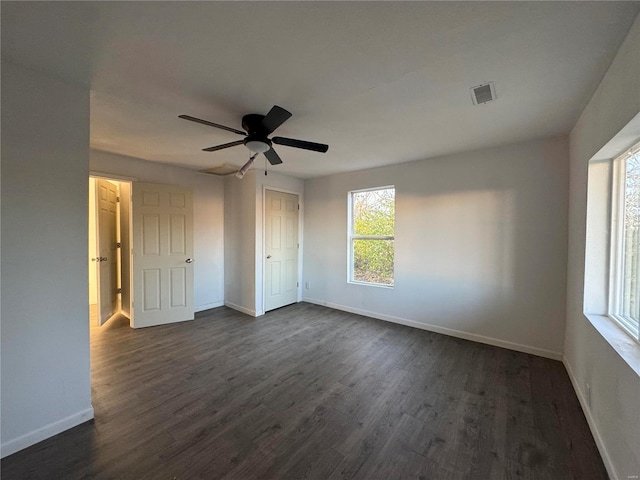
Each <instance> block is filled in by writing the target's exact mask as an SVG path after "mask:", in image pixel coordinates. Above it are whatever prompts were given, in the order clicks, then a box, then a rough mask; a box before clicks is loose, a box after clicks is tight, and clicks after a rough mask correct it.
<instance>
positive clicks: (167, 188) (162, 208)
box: [132, 182, 193, 328]
mask: <svg viewBox="0 0 640 480" xmlns="http://www.w3.org/2000/svg"><path fill="white" fill-rule="evenodd" d="M185 320H193V204H192V196H191V192H190V191H188V190H184V189H181V188H178V187H174V186H172V185H158V184H152V183H138V182H134V183H133V322H132V323H133V327H134V328H139V327H150V326H154V325H162V324H166V323H173V322H182V321H185Z"/></svg>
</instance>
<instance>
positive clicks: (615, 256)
mask: <svg viewBox="0 0 640 480" xmlns="http://www.w3.org/2000/svg"><path fill="white" fill-rule="evenodd" d="M612 178H613V185H612V201H611V204H612V214H611V261H610V269H611V271H610V290H609V291H610V298H609V315H610V316H611V317H612V318H614V319H615V320H617V321H618V323H619V324H620V325H621V326H622V327H623V328H624V329H625V330H627V331H628V332H629V333H631V335H633V337H634V338H636V339H640V336H639V332H638V330H639V328H638V324H639V322H640V144H638V145H636V146H635V147H634V148H632V149H631V150H630V151H628V152H626V153H625V154H623V155H621V156H620V157H618V158H616V159H615V160H614V161H613V176H612Z"/></svg>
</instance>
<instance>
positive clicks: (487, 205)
mask: <svg viewBox="0 0 640 480" xmlns="http://www.w3.org/2000/svg"><path fill="white" fill-rule="evenodd" d="M397 203H398V205H397V210H398V215H397V220H396V222H397V223H396V228H397V234H396V242H397V245H398V246H397V257H396V265H397V268H396V271H397V272H398V273H397V278H396V285H397V287H398V289H402V290H403V289H409V288H411V289H415V290H418V291H416V292H411V294H419V295H421V296H422V298H423V301H424V300H426V302H425V304H429V305H431V307H430V308H431V309H432V310H431V313H432V314H435V315H447V316H448V317H451V316H453V317H458V316H464V317H466V318H476V319H478V321H481V320H482V318H484V317H485V315H479V313H480V312H485V313H488V314H495V313H497V312H496V311H495V310H496V307H497V306H501V305H502V306H504V304H505V302H508V301H509V299H510V296H511V295H512V292H513V288H514V256H515V254H516V252H515V251H514V248H515V247H514V245H515V240H514V236H515V232H514V231H513V225H514V221H513V216H514V194H513V192H512V191H508V190H501V191H500V190H496V191H491V190H483V191H466V192H454V193H445V194H439V195H429V196H412V195H403V194H399V195H398V199H397ZM404 232H407V233H406V234H404ZM416 233H417V234H416ZM442 298H446V299H455V302H451V301H448V302H441V301H438V300H439V299H442Z"/></svg>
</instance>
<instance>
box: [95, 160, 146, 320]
mask: <svg viewBox="0 0 640 480" xmlns="http://www.w3.org/2000/svg"><path fill="white" fill-rule="evenodd" d="M91 178H101V179H103V180H113V181H115V182H119V183H128V184H129V217H128V218H127V219H126V220H127V223H128V224H129V239H128V241H129V252H124V251H123V250H121V251H120V269H121V275H122V276H124V275H127V274H128V275H129V313H130V314H129V325H130V326H131V327H132V328H133V307H132V304H133V283H132V282H133V269H132V266H133V244H132V241H133V237H132V233H133V232H132V228H133V215H132V212H133V208H132V207H133V200H132V198H131V197H132V196H131V192H132V186H133V182H136V181H138V179H137V178H136V177H127V176H124V175H116V174H113V173H107V172H100V171H96V170H89V179H91ZM120 203H122V199H121V200H120ZM96 209H97V205H96ZM120 222H122V219H120ZM97 227H98V225H97V221H96V235H97V233H98V232H97ZM127 253H128V255H129V272H128V273H127V272H125V271H124V270H123V269H122V258H123V257H124V255H125V254H127ZM98 288H100V287H99V285H98ZM99 295H100V292H98V296H99ZM120 302H122V297H120ZM122 307H123V305H122V303H121V304H120V313H122V314H123V315H125V316H127V315H126V314H125V313H123V308H122ZM99 323H100V318H99V312H98V325H99Z"/></svg>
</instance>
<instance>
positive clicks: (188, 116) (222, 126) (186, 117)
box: [178, 115, 247, 136]
mask: <svg viewBox="0 0 640 480" xmlns="http://www.w3.org/2000/svg"><path fill="white" fill-rule="evenodd" d="M178 118H182V119H184V120H189V121H190V122H196V123H201V124H202V125H208V126H210V127H216V128H221V129H222V130H226V131H227V132H233V133H237V134H238V135H242V136H246V135H247V133H246V132H243V131H242V130H237V129H235V128H231V127H226V126H224V125H220V124H218V123H213V122H210V121H208V120H202V119H201V118H196V117H192V116H191V115H178Z"/></svg>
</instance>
